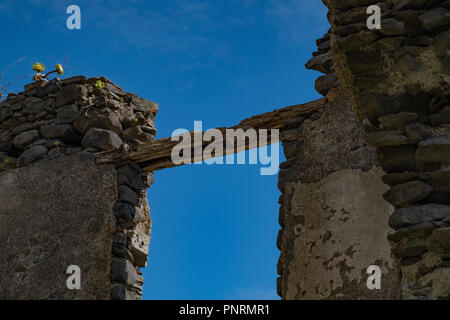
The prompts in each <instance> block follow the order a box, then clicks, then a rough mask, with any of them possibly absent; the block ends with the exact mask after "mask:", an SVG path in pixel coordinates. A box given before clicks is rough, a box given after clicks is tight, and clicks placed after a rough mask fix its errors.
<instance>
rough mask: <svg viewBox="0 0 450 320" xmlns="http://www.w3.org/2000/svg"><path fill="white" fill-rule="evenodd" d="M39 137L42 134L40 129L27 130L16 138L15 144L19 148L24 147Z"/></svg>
mask: <svg viewBox="0 0 450 320" xmlns="http://www.w3.org/2000/svg"><path fill="white" fill-rule="evenodd" d="M39 137H40V134H39V131H38V130H30V131H25V132H22V133H20V134H19V135H17V136H16V137H15V138H14V140H13V144H14V145H15V146H16V147H17V148H19V149H24V148H25V147H26V146H27V145H29V144H31V143H33V142H34V141H36V140H37V139H39Z"/></svg>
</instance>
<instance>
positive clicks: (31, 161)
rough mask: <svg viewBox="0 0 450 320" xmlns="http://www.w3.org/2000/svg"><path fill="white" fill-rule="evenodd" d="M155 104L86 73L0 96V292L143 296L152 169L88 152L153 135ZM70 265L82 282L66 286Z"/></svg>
mask: <svg viewBox="0 0 450 320" xmlns="http://www.w3.org/2000/svg"><path fill="white" fill-rule="evenodd" d="M157 108H158V106H157V105H156V104H154V103H153V102H150V101H147V100H144V99H141V98H139V97H138V96H137V95H134V94H131V93H127V92H125V91H123V90H122V89H120V88H119V87H117V86H116V85H114V84H113V83H111V82H110V81H109V80H107V79H105V78H92V79H86V78H85V77H83V76H77V77H73V78H69V79H64V80H60V79H54V80H52V81H50V82H47V81H40V82H34V83H31V84H29V85H27V86H25V91H24V92H21V93H19V94H17V95H9V96H8V99H7V100H6V101H4V102H2V103H1V104H0V239H1V241H0V288H1V290H0V299H110V298H112V299H140V298H141V295H142V284H143V278H142V274H141V272H140V270H139V267H144V266H146V263H147V255H148V244H149V241H150V229H151V220H150V215H149V207H148V203H147V197H146V190H147V188H148V187H149V186H150V185H151V183H152V176H151V174H141V173H140V168H139V167H138V166H137V165H136V164H134V163H132V162H125V163H118V164H116V165H96V164H95V162H94V155H95V154H97V153H100V152H110V151H113V150H116V149H118V148H128V147H130V146H133V145H136V144H140V143H144V142H146V141H151V140H152V139H153V137H154V135H155V129H154V127H153V121H154V118H155V114H156V112H157ZM69 265H77V266H79V267H80V269H81V289H80V290H69V289H68V288H67V286H66V279H67V278H68V277H69V274H66V270H67V268H68V267H69Z"/></svg>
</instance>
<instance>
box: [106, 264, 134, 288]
mask: <svg viewBox="0 0 450 320" xmlns="http://www.w3.org/2000/svg"><path fill="white" fill-rule="evenodd" d="M136 278H137V274H136V270H135V268H134V266H133V264H132V263H131V262H130V261H128V260H126V259H122V258H117V257H112V258H111V282H113V283H122V284H124V285H127V286H132V285H134V283H135V282H136Z"/></svg>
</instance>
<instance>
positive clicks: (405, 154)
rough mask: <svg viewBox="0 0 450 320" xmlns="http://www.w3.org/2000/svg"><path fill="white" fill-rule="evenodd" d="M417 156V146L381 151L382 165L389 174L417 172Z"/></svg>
mask: <svg viewBox="0 0 450 320" xmlns="http://www.w3.org/2000/svg"><path fill="white" fill-rule="evenodd" d="M415 156H416V147H415V146H409V145H406V146H399V147H383V148H380V149H379V160H380V164H381V166H382V167H383V169H384V170H385V171H386V172H387V173H394V172H404V171H415V169H416V158H415Z"/></svg>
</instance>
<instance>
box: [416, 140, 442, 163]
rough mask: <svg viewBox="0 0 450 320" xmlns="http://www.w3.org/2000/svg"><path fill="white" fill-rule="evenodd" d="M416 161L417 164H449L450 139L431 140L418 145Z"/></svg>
mask: <svg viewBox="0 0 450 320" xmlns="http://www.w3.org/2000/svg"><path fill="white" fill-rule="evenodd" d="M416 160H417V162H418V163H421V164H427V163H436V162H438V163H441V162H442V163H450V139H448V138H446V137H436V138H431V139H428V140H425V141H422V142H420V143H419V146H418V149H417V154H416Z"/></svg>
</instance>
